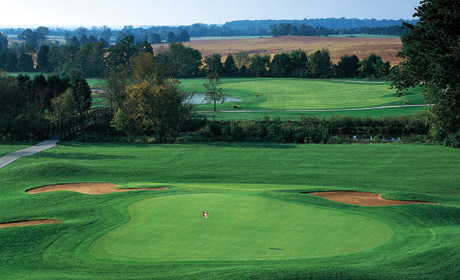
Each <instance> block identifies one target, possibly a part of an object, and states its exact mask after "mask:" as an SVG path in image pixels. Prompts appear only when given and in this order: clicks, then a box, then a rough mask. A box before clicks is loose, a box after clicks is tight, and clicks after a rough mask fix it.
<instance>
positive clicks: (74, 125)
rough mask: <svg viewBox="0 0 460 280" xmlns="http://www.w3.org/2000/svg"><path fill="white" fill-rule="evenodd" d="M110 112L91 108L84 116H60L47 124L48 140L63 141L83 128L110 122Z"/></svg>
mask: <svg viewBox="0 0 460 280" xmlns="http://www.w3.org/2000/svg"><path fill="white" fill-rule="evenodd" d="M111 119H112V112H111V110H110V108H105V107H100V108H93V109H90V110H89V111H87V112H86V113H84V114H78V113H74V114H73V115H70V116H62V117H59V118H58V119H56V120H55V121H52V122H50V123H49V124H48V136H49V137H50V138H58V139H63V138H65V137H67V136H69V135H72V134H74V133H76V132H78V131H80V130H81V129H83V128H84V127H88V126H91V125H93V124H95V123H102V122H110V120H111Z"/></svg>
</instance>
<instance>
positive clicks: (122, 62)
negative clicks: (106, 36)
mask: <svg viewBox="0 0 460 280" xmlns="http://www.w3.org/2000/svg"><path fill="white" fill-rule="evenodd" d="M138 51H139V50H138V48H137V47H136V46H135V45H134V36H127V37H124V38H123V39H121V40H120V41H119V42H118V43H117V44H116V45H113V46H111V47H110V48H109V51H108V55H107V57H106V61H107V66H108V68H109V70H110V71H111V72H114V71H117V69H118V68H120V69H118V70H120V71H121V68H124V67H125V66H126V65H127V63H128V61H129V59H130V58H131V57H132V56H135V55H136V54H137V53H138Z"/></svg>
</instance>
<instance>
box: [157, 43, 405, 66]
mask: <svg viewBox="0 0 460 280" xmlns="http://www.w3.org/2000/svg"><path fill="white" fill-rule="evenodd" d="M184 45H185V46H187V47H192V48H194V49H197V50H199V51H200V52H201V54H202V55H203V57H205V56H207V55H210V54H213V53H220V54H222V55H223V56H227V55H228V54H235V53H238V52H240V51H244V52H247V53H250V54H254V53H261V54H270V55H273V54H276V53H280V52H289V51H292V50H297V49H302V50H304V51H306V52H307V53H311V52H314V51H317V50H321V49H328V50H329V51H330V52H331V58H332V61H333V62H334V63H336V62H337V61H338V60H339V59H340V57H341V56H343V55H345V54H349V55H352V54H355V55H356V56H358V57H359V58H360V59H362V58H364V57H367V56H369V55H370V54H371V53H374V54H377V55H380V56H382V58H383V61H390V63H391V65H396V64H398V63H399V62H401V60H402V59H401V58H399V57H397V56H396V54H397V53H398V51H399V50H401V48H402V43H401V39H400V38H358V37H355V38H354V37H347V38H337V37H306V36H286V37H272V38H256V39H233V40H203V41H193V42H187V43H184ZM162 46H163V47H165V45H162ZM154 47H155V48H154V49H155V51H157V50H158V49H159V48H161V46H159V45H157V46H154Z"/></svg>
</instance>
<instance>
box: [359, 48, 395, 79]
mask: <svg viewBox="0 0 460 280" xmlns="http://www.w3.org/2000/svg"><path fill="white" fill-rule="evenodd" d="M359 72H360V74H361V77H362V78H366V77H367V78H371V79H382V78H384V77H386V76H387V75H388V74H389V73H390V63H389V62H385V63H384V62H383V60H382V57H381V56H377V55H375V54H371V55H369V56H368V57H366V58H363V60H362V61H361V66H360V68H359Z"/></svg>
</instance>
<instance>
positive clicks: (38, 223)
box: [0, 220, 62, 228]
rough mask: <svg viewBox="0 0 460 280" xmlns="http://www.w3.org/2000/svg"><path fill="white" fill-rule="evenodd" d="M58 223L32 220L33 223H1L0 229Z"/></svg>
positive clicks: (55, 221)
mask: <svg viewBox="0 0 460 280" xmlns="http://www.w3.org/2000/svg"><path fill="white" fill-rule="evenodd" d="M58 223H62V222H61V221H59V220H33V221H22V222H11V223H1V224H0V228H7V227H23V226H34V225H46V224H58Z"/></svg>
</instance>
